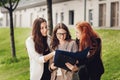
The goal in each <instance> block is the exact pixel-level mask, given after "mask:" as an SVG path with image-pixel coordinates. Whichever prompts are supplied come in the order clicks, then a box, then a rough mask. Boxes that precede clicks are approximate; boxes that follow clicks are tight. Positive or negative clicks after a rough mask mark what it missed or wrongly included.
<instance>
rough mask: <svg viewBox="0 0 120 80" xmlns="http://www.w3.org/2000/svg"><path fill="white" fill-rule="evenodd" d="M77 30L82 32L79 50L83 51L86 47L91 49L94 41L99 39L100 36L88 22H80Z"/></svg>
mask: <svg viewBox="0 0 120 80" xmlns="http://www.w3.org/2000/svg"><path fill="white" fill-rule="evenodd" d="M76 28H77V29H78V30H79V31H80V32H81V35H80V42H79V43H80V44H79V45H80V47H79V50H80V51H81V50H83V49H85V48H86V47H91V46H92V45H93V44H92V43H93V42H92V40H94V39H95V38H99V36H98V34H97V33H96V32H95V31H94V30H93V29H92V27H91V25H90V24H89V23H88V22H86V21H83V22H78V23H77V24H76Z"/></svg>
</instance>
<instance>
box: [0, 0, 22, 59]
mask: <svg viewBox="0 0 120 80" xmlns="http://www.w3.org/2000/svg"><path fill="white" fill-rule="evenodd" d="M19 1H20V0H0V6H2V7H3V8H5V9H7V10H8V12H9V16H10V38H11V40H10V41H11V49H12V50H11V51H12V57H13V58H14V57H16V51H15V41H14V26H13V11H14V10H15V9H16V7H17V5H18V3H19Z"/></svg>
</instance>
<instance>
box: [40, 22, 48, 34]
mask: <svg viewBox="0 0 120 80" xmlns="http://www.w3.org/2000/svg"><path fill="white" fill-rule="evenodd" d="M47 31H48V29H47V23H46V22H42V23H41V25H40V32H41V34H42V36H47Z"/></svg>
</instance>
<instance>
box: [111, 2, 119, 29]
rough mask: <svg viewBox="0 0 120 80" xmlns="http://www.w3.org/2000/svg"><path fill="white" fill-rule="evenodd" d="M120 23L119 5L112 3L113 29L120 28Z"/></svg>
mask: <svg viewBox="0 0 120 80" xmlns="http://www.w3.org/2000/svg"><path fill="white" fill-rule="evenodd" d="M118 22H119V3H118V2H113V3H111V27H114V26H118Z"/></svg>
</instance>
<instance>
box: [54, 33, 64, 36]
mask: <svg viewBox="0 0 120 80" xmlns="http://www.w3.org/2000/svg"><path fill="white" fill-rule="evenodd" d="M56 35H57V36H65V35H66V33H56Z"/></svg>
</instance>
